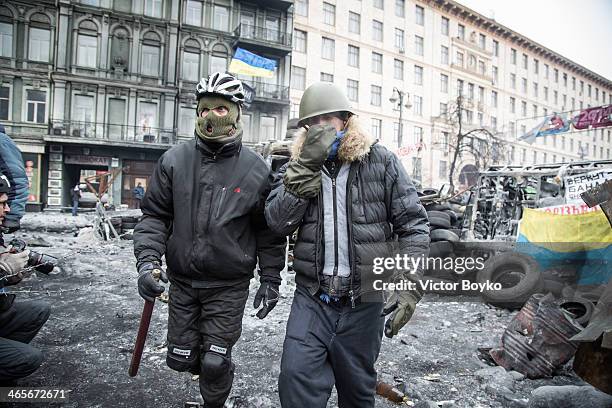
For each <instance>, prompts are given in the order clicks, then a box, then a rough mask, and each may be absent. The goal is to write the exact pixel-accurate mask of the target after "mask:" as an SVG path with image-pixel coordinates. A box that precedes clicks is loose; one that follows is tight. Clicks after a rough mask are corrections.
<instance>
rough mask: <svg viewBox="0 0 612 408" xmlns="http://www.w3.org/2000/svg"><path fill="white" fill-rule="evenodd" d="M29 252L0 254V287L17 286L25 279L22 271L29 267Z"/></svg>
mask: <svg viewBox="0 0 612 408" xmlns="http://www.w3.org/2000/svg"><path fill="white" fill-rule="evenodd" d="M29 255H30V251H29V250H25V251H21V252H4V253H2V254H0V287H2V286H10V285H16V284H18V283H19V282H21V280H22V279H23V275H22V273H21V270H22V269H24V268H25V267H26V266H27V265H28V256H29Z"/></svg>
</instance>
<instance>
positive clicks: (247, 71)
mask: <svg viewBox="0 0 612 408" xmlns="http://www.w3.org/2000/svg"><path fill="white" fill-rule="evenodd" d="M275 69H276V61H275V60H272V59H268V58H264V57H261V56H259V55H257V54H253V53H252V52H250V51H247V50H245V49H242V48H237V49H236V53H235V54H234V58H232V62H230V66H229V72H231V73H233V74H244V75H250V76H254V77H264V78H272V77H274V70H275Z"/></svg>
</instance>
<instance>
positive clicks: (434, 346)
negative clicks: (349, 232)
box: [6, 212, 583, 408]
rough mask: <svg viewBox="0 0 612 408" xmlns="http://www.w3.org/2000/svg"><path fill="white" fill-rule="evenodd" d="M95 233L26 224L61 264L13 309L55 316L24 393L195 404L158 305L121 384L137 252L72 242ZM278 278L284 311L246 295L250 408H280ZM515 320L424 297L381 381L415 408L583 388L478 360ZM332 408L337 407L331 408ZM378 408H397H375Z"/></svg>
mask: <svg viewBox="0 0 612 408" xmlns="http://www.w3.org/2000/svg"><path fill="white" fill-rule="evenodd" d="M129 214H130V215H133V214H134V212H130V213H129ZM92 221H93V214H89V215H79V216H78V217H71V216H70V215H69V214H48V213H43V214H27V215H26V217H25V218H24V220H23V226H24V228H23V229H22V230H21V231H19V233H18V234H17V236H18V237H21V238H24V239H26V241H27V240H29V239H32V238H42V239H43V240H44V241H47V242H48V243H49V244H51V247H39V248H32V249H35V250H37V251H39V252H43V253H48V254H50V255H54V256H57V257H66V258H65V259H64V260H63V261H62V263H61V265H60V267H59V268H58V270H57V271H56V272H55V273H54V274H52V275H49V276H45V275H32V276H31V277H29V278H27V279H25V280H24V281H23V282H22V283H21V284H20V285H18V286H14V287H13V290H14V291H15V292H18V294H19V297H18V301H21V302H24V301H28V300H34V299H37V300H45V301H47V302H49V303H50V304H51V306H52V314H51V317H50V318H49V321H48V322H47V324H46V325H45V326H44V328H43V329H42V331H41V332H40V334H39V335H38V336H37V337H36V338H35V340H34V341H33V344H34V345H35V346H36V347H39V348H40V349H42V350H43V351H44V354H45V361H44V363H43V365H42V367H41V368H40V369H39V370H38V371H37V372H36V373H34V374H33V375H31V376H30V377H28V378H26V379H24V380H22V381H21V382H20V385H23V386H57V387H62V388H67V389H71V390H72V393H71V394H70V402H69V403H67V404H64V405H62V406H63V407H109V406H113V407H182V406H183V404H184V402H185V401H196V400H198V394H199V390H198V382H197V381H194V380H193V379H192V376H191V375H190V374H187V373H177V372H174V371H172V370H170V369H169V368H168V367H167V366H166V364H165V352H166V349H165V335H166V332H165V330H166V319H167V311H168V306H167V304H165V303H162V302H156V305H155V310H154V316H153V320H152V322H151V328H150V331H149V337H148V339H147V346H146V349H145V353H144V356H143V361H142V364H141V367H140V371H139V374H138V376H137V377H135V378H130V377H129V376H128V374H127V371H128V365H129V362H130V359H131V351H132V348H133V345H134V340H135V337H136V332H137V328H138V324H139V319H140V313H141V311H142V306H143V301H142V299H141V298H140V297H139V296H138V292H137V289H136V278H137V274H136V269H135V262H134V256H133V252H132V241H125V240H122V241H119V242H116V241H115V242H100V241H96V240H94V239H93V238H92V236H91V235H89V236H88V235H82V236H81V237H75V234H74V233H73V232H72V231H75V230H76V229H78V228H83V227H86V226H88V225H91V224H92ZM62 230H63V231H64V232H59V231H62ZM48 231H55V232H48ZM6 238H10V237H9V236H7V237H6ZM285 278H286V279H285V281H284V283H283V287H282V299H281V301H280V303H279V304H278V306H277V307H276V308H275V309H274V310H273V312H272V313H271V314H270V315H269V316H268V317H267V318H266V319H264V320H259V319H258V318H257V317H255V310H253V309H252V301H253V296H254V293H255V291H256V288H257V284H256V282H255V280H253V281H252V284H251V295H250V297H249V300H248V303H247V308H246V312H245V316H244V319H243V334H242V337H241V339H240V340H239V342H238V343H237V345H236V347H235V349H234V352H233V359H234V362H235V363H236V375H235V380H234V387H233V390H232V395H233V396H240V397H242V400H244V401H247V405H246V406H249V407H279V406H280V403H279V400H278V389H277V379H278V373H279V364H280V356H281V352H282V343H283V338H284V334H285V324H286V320H287V316H288V314H289V308H290V305H291V300H292V296H293V289H294V288H295V285H294V283H293V279H292V276H290V275H289V276H285ZM512 316H513V313H510V312H507V311H504V310H500V309H496V308H492V307H490V306H487V305H485V304H483V303H481V302H480V301H479V299H478V298H467V297H460V296H453V297H449V296H446V297H441V296H439V295H427V296H426V297H425V298H424V300H423V301H422V302H421V303H420V304H419V306H418V309H417V311H416V313H415V315H414V317H413V318H412V320H411V321H410V323H409V324H408V325H407V326H406V327H405V328H404V329H403V330H402V331H401V333H400V334H399V335H398V336H396V337H394V338H393V339H387V338H384V340H383V346H382V350H381V354H380V358H379V359H378V362H377V370H378V373H379V379H381V380H383V381H386V382H388V383H391V384H394V385H396V386H398V387H399V388H400V389H404V390H405V391H407V394H408V396H409V398H410V400H411V401H412V402H414V403H415V404H416V406H419V404H421V405H420V406H425V407H427V406H430V405H427V404H426V402H424V401H432V402H438V405H431V406H447V407H450V406H456V407H470V408H471V407H522V406H526V403H527V400H528V398H529V395H530V393H531V391H532V390H533V389H535V388H537V387H539V386H542V385H551V384H557V385H561V384H583V382H582V381H581V380H580V379H579V378H577V377H576V376H575V375H574V374H573V373H572V372H571V370H569V369H567V370H563V371H562V373H561V374H560V375H557V376H555V377H554V378H552V379H542V380H528V379H521V378H520V376H514V377H513V376H512V375H508V374H505V373H503V369H501V371H497V370H496V369H495V368H490V366H488V365H487V364H485V363H484V362H482V361H481V360H480V359H479V358H478V350H477V349H478V348H479V347H492V346H495V345H497V342H498V339H499V338H500V336H501V333H502V332H503V330H504V328H505V327H506V325H507V324H508V322H509V321H510V320H511V318H512ZM483 369H484V370H483ZM479 370H480V371H479ZM432 374H434V375H433V376H432ZM453 404H454V405H453ZM328 406H330V407H335V406H336V398H335V396H332V400H331V401H330V403H329V405H328ZM376 406H377V407H392V406H396V404H393V403H391V402H388V401H386V400H384V399H382V398H381V397H377V403H376Z"/></svg>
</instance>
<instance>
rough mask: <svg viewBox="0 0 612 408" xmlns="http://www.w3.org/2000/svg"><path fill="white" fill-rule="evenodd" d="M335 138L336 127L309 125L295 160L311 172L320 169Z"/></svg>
mask: <svg viewBox="0 0 612 408" xmlns="http://www.w3.org/2000/svg"><path fill="white" fill-rule="evenodd" d="M335 140H336V129H335V128H334V127H333V126H331V125H314V126H311V127H310V128H309V129H308V133H306V139H305V140H304V144H303V145H302V151H301V152H300V156H299V157H298V159H297V161H298V162H299V163H300V164H302V165H303V166H304V167H306V168H307V169H310V170H311V171H313V172H315V171H319V170H321V167H322V166H323V163H324V162H325V160H326V159H327V156H329V152H330V151H331V147H332V144H334V141H335Z"/></svg>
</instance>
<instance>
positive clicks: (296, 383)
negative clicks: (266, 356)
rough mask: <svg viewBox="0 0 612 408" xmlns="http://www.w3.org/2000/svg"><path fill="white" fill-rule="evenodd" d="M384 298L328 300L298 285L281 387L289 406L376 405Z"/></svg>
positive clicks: (285, 402) (322, 407) (293, 407)
mask: <svg viewBox="0 0 612 408" xmlns="http://www.w3.org/2000/svg"><path fill="white" fill-rule="evenodd" d="M382 308H383V305H382V303H366V302H364V303H359V304H357V305H356V306H355V308H354V309H353V308H351V304H350V302H344V303H343V304H342V305H336V304H334V302H333V301H332V302H330V303H329V304H326V303H324V302H323V301H321V300H320V299H319V298H316V297H313V296H311V295H310V294H309V293H308V292H307V291H306V289H304V288H302V287H300V286H298V288H297V289H296V291H295V297H294V298H293V304H292V305H291V313H290V315H289V320H288V321H287V334H286V337H285V343H284V345H283V357H282V360H281V373H280V377H279V380H278V389H279V394H280V400H281V405H282V406H283V407H285V408H300V407H305V408H306V407H307V408H324V407H325V406H326V405H327V400H328V399H329V396H330V394H331V391H332V388H333V386H334V384H335V385H336V390H337V391H338V405H339V406H340V407H341V408H348V407H355V408H357V407H358V408H367V407H374V394H375V388H376V371H375V370H374V363H375V362H376V359H377V358H378V353H379V351H380V344H381V340H382V334H383V326H384V318H383V317H381V312H382Z"/></svg>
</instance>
